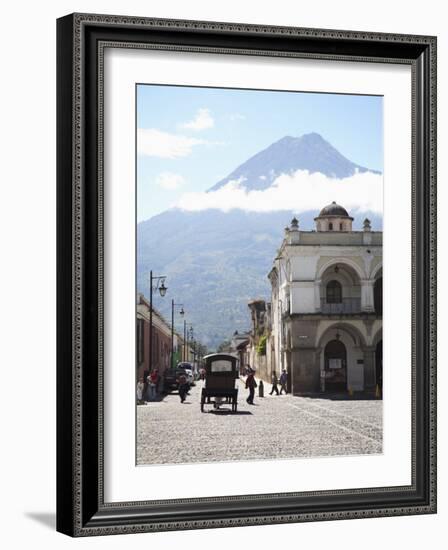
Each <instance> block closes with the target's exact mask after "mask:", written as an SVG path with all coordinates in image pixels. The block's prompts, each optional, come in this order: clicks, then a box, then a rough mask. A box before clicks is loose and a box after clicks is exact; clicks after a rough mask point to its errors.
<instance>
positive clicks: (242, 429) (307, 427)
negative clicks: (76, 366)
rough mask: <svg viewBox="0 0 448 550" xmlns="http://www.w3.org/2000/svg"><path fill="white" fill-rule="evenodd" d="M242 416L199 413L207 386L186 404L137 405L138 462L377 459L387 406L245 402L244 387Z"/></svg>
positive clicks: (174, 398) (275, 399) (169, 400)
mask: <svg viewBox="0 0 448 550" xmlns="http://www.w3.org/2000/svg"><path fill="white" fill-rule="evenodd" d="M238 387H239V392H238V412H237V413H236V414H232V413H230V412H229V411H230V405H222V406H221V409H220V410H219V411H214V410H213V405H206V412H204V413H201V411H200V394H201V388H202V383H201V382H197V383H196V386H195V387H193V388H191V395H189V396H188V397H187V400H186V401H185V403H183V404H181V403H180V400H179V396H178V394H177V392H174V393H172V394H169V395H166V396H163V399H162V400H160V401H156V402H151V403H149V404H147V405H141V406H138V407H137V464H166V463H190V462H217V461H219V462H224V461H232V460H257V459H274V458H275V459H277V458H299V457H318V456H338V455H339V456H340V455H354V454H377V453H381V452H382V401H380V400H356V399H347V400H337V399H335V400H332V399H321V398H310V397H294V396H291V395H281V396H276V395H275V394H274V395H272V396H270V395H269V393H268V392H269V391H270V386H269V384H265V397H264V398H259V397H258V391H257V393H256V397H255V404H254V405H248V404H247V403H246V397H247V394H248V391H247V390H246V389H245V388H244V383H243V382H242V381H240V382H239V386H238Z"/></svg>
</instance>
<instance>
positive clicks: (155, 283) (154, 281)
mask: <svg viewBox="0 0 448 550" xmlns="http://www.w3.org/2000/svg"><path fill="white" fill-rule="evenodd" d="M165 279H166V275H160V276H158V277H155V276H154V275H153V274H152V270H151V271H150V272H149V372H150V373H151V372H152V349H153V347H154V346H153V338H152V294H153V292H154V291H156V290H158V291H159V294H160V296H162V298H163V297H164V296H165V294H166V291H167V290H168V288H167V287H166V286H165Z"/></svg>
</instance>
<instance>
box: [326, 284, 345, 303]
mask: <svg viewBox="0 0 448 550" xmlns="http://www.w3.org/2000/svg"><path fill="white" fill-rule="evenodd" d="M340 303H342V286H341V283H339V282H338V281H330V282H329V283H328V285H327V304H340Z"/></svg>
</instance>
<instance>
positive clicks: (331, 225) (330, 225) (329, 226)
mask: <svg viewBox="0 0 448 550" xmlns="http://www.w3.org/2000/svg"><path fill="white" fill-rule="evenodd" d="M328 231H333V224H332V223H331V222H330V223H329V224H328Z"/></svg>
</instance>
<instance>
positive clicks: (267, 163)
mask: <svg viewBox="0 0 448 550" xmlns="http://www.w3.org/2000/svg"><path fill="white" fill-rule="evenodd" d="M296 170H308V171H309V172H310V173H314V172H321V173H322V174H324V175H326V176H328V177H330V178H346V177H349V176H353V174H355V173H356V172H368V171H372V170H368V169H367V168H364V167H363V166H359V165H358V164H355V163H353V162H351V161H350V160H348V159H346V158H345V157H344V156H343V155H341V153H339V151H337V150H336V149H335V148H334V147H333V146H332V145H331V144H330V143H328V141H326V140H325V139H323V137H322V136H320V135H319V134H316V133H311V134H305V135H303V136H302V137H291V136H285V137H284V138H282V139H280V140H279V141H276V142H275V143H273V144H272V145H270V146H269V147H267V148H266V149H264V150H263V151H260V152H259V153H257V154H256V155H254V156H253V157H251V158H250V159H248V160H247V161H246V162H244V163H243V164H241V165H240V166H238V168H236V169H235V170H234V171H233V172H232V173H231V174H229V175H228V176H227V177H226V178H224V179H222V180H221V181H219V182H218V183H216V184H215V185H214V186H213V187H211V188H210V189H209V191H216V190H217V189H219V188H220V187H223V186H224V185H226V183H228V182H229V181H233V180H239V179H241V178H242V179H243V183H242V185H243V186H244V187H245V188H246V189H250V190H253V189H258V190H261V189H267V188H268V187H270V185H271V184H272V182H273V181H274V180H275V178H276V177H278V176H279V175H280V174H289V173H291V172H295V171H296Z"/></svg>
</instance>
